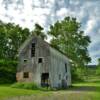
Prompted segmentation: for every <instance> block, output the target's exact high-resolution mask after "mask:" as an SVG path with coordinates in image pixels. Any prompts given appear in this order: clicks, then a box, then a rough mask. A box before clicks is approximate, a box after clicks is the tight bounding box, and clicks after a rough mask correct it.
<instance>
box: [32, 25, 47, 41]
mask: <svg viewBox="0 0 100 100" xmlns="http://www.w3.org/2000/svg"><path fill="white" fill-rule="evenodd" d="M43 30H44V29H43V27H41V26H40V25H39V24H37V23H36V24H35V28H34V30H33V31H32V35H33V36H38V37H41V38H42V39H43V40H44V39H46V38H47V37H46V34H45V33H44V32H43Z"/></svg>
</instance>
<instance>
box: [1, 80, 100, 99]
mask: <svg viewBox="0 0 100 100" xmlns="http://www.w3.org/2000/svg"><path fill="white" fill-rule="evenodd" d="M3 99H6V100H100V80H92V81H89V82H83V83H75V84H73V87H72V88H69V89H66V90H59V91H40V90H26V89H16V88H11V87H10V86H9V85H8V86H3V85H2V86H0V100H3Z"/></svg>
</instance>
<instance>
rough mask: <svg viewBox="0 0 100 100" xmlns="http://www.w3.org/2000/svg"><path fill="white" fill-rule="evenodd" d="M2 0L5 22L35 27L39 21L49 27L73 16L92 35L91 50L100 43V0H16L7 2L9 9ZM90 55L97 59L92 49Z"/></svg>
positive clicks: (0, 3)
mask: <svg viewBox="0 0 100 100" xmlns="http://www.w3.org/2000/svg"><path fill="white" fill-rule="evenodd" d="M2 1H3V0H0V19H1V20H3V21H5V22H9V21H10V22H15V23H16V24H20V25H21V26H23V27H28V28H30V29H32V28H33V25H34V23H39V24H40V25H42V26H45V29H47V28H48V26H49V25H50V24H52V23H54V22H55V21H56V20H58V19H59V20H61V19H62V18H64V17H65V16H73V17H76V18H77V19H78V21H80V22H81V23H82V28H83V29H84V30H85V33H86V34H88V35H89V36H90V37H91V40H92V43H91V44H90V47H89V51H91V50H90V49H91V48H92V47H94V46H95V44H97V43H100V38H99V37H100V29H99V28H100V24H99V23H100V13H99V12H100V6H99V4H100V1H99V0H95V2H94V0H86V1H85V0H76V1H75V0H23V1H21V0H19V2H20V4H17V3H16V2H17V0H14V1H13V2H12V4H7V6H8V10H6V9H5V8H4V6H5V5H4V4H3V5H2ZM98 46H99V45H98ZM97 54H99V51H98V52H97ZM97 54H96V55H97ZM90 55H91V56H92V58H93V59H96V58H94V57H93V55H95V51H94V52H93V50H92V52H90ZM95 61H96V60H95ZM95 61H93V62H95Z"/></svg>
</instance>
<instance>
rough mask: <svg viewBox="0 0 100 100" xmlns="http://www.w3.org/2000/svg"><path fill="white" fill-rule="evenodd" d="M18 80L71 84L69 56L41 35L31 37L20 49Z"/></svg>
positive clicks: (38, 83)
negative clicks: (53, 46)
mask: <svg viewBox="0 0 100 100" xmlns="http://www.w3.org/2000/svg"><path fill="white" fill-rule="evenodd" d="M16 79H17V81H18V82H34V83H36V84H37V85H38V86H48V85H49V86H50V87H52V88H61V87H67V86H70V85H71V72H70V64H69V60H68V58H67V57H66V56H65V55H64V54H62V53H61V52H59V51H58V50H56V49H54V48H52V47H51V46H50V45H49V44H48V43H47V42H45V41H43V40H42V39H41V38H39V37H29V38H28V39H27V40H26V41H25V42H24V43H23V45H22V46H21V47H20V49H19V64H18V69H17V73H16Z"/></svg>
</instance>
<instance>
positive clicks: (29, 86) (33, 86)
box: [11, 82, 40, 90]
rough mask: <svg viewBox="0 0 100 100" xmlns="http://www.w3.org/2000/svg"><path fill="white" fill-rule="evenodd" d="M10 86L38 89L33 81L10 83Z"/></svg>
mask: <svg viewBox="0 0 100 100" xmlns="http://www.w3.org/2000/svg"><path fill="white" fill-rule="evenodd" d="M11 87H13V88H20V89H29V90H37V89H40V88H39V87H38V86H37V85H36V84H35V83H24V82H18V83H15V84H13V85H11Z"/></svg>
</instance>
